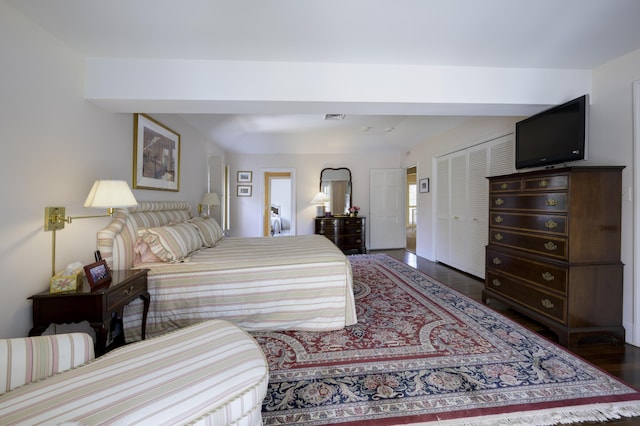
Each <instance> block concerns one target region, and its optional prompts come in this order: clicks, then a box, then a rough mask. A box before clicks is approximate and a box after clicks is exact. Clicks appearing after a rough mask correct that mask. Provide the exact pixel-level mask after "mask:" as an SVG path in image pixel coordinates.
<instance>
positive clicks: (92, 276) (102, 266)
mask: <svg viewBox="0 0 640 426" xmlns="http://www.w3.org/2000/svg"><path fill="white" fill-rule="evenodd" d="M84 273H85V275H86V276H87V280H88V281H89V285H90V286H91V290H95V289H97V288H100V287H104V286H106V285H108V284H109V283H111V273H110V272H109V268H108V267H107V262H106V261H105V260H100V261H98V262H96V263H92V264H90V265H86V266H85V267H84Z"/></svg>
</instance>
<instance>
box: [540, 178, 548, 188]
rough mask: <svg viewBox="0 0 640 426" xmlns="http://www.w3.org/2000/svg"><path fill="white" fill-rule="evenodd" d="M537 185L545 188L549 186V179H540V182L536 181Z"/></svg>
mask: <svg viewBox="0 0 640 426" xmlns="http://www.w3.org/2000/svg"><path fill="white" fill-rule="evenodd" d="M538 185H540V187H542V188H546V187H547V186H549V181H548V180H546V179H543V180H541V181H540V183H538Z"/></svg>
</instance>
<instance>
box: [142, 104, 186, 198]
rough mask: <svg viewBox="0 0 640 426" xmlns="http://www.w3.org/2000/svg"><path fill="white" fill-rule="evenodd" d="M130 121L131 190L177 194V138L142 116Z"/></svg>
mask: <svg viewBox="0 0 640 426" xmlns="http://www.w3.org/2000/svg"><path fill="white" fill-rule="evenodd" d="M133 117H134V118H133V187H134V188H139V189H156V190H160V191H176V192H177V191H179V190H180V135H179V134H178V133H176V132H174V131H173V130H171V129H170V128H168V127H166V126H165V125H164V124H162V123H159V122H158V121H156V120H154V119H153V118H151V117H149V116H147V115H145V114H134V116H133Z"/></svg>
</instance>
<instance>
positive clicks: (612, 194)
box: [482, 166, 625, 348]
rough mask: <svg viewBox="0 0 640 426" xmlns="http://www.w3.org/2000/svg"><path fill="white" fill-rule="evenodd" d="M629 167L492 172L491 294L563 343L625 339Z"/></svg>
mask: <svg viewBox="0 0 640 426" xmlns="http://www.w3.org/2000/svg"><path fill="white" fill-rule="evenodd" d="M623 168H624V167H617V166H612V167H567V168H561V169H555V170H544V171H533V172H527V173H516V174H512V175H507V176H498V177H492V178H490V188H489V220H490V224H489V244H488V246H487V249H486V279H485V289H484V291H483V296H482V297H483V300H484V301H485V302H487V301H488V300H489V299H495V300H497V301H500V302H503V303H506V304H507V305H509V306H510V307H512V308H513V309H515V310H517V311H520V312H521V313H523V314H525V315H527V316H529V317H531V318H533V319H535V320H537V321H539V322H540V323H542V324H544V325H546V326H547V327H548V328H549V329H550V330H551V331H553V332H554V333H556V334H557V335H558V340H559V342H560V344H562V345H563V346H567V347H569V348H571V347H574V346H575V345H577V344H578V341H579V340H580V339H581V338H582V337H585V336H588V335H594V334H606V335H609V336H611V337H612V338H613V340H614V341H619V342H624V335H625V331H624V328H623V327H622V268H623V265H622V263H621V261H620V226H621V225H620V224H621V219H620V215H621V197H620V194H621V192H622V189H621V188H622V169H623Z"/></svg>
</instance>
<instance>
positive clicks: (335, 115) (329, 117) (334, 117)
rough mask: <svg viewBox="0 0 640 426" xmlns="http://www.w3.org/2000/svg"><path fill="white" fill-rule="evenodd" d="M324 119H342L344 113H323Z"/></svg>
mask: <svg viewBox="0 0 640 426" xmlns="http://www.w3.org/2000/svg"><path fill="white" fill-rule="evenodd" d="M324 120H338V121H340V120H344V114H325V115H324Z"/></svg>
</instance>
